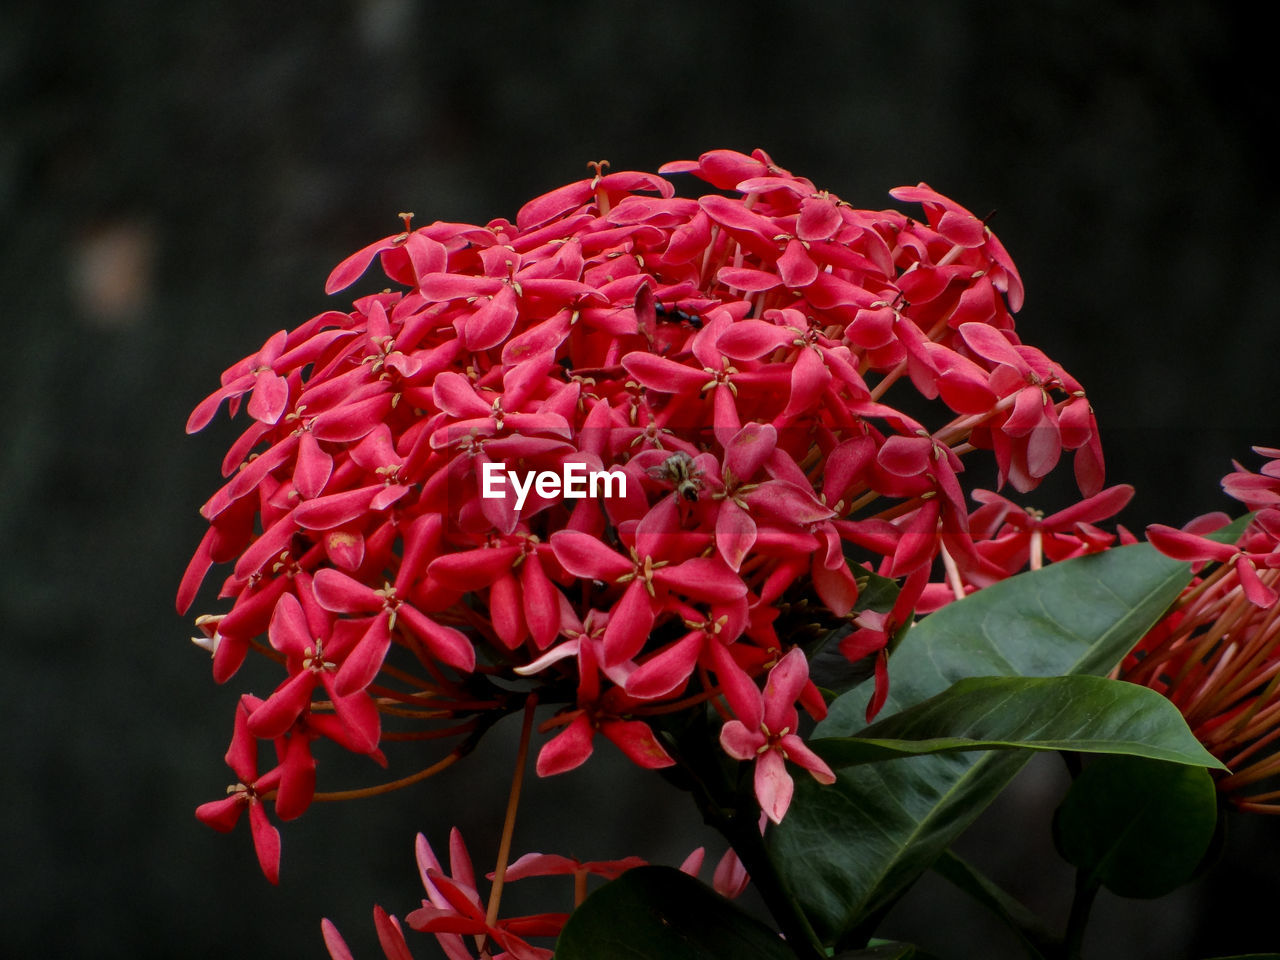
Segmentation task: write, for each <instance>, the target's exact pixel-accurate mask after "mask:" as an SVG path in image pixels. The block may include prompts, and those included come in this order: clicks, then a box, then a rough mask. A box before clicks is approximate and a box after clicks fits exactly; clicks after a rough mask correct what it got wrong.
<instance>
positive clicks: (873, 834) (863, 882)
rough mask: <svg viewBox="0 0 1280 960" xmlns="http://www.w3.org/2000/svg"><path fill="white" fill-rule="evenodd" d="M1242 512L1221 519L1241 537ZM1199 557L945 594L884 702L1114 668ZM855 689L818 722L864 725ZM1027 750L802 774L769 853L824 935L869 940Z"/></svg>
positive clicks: (917, 632) (902, 650) (1152, 558)
mask: <svg viewBox="0 0 1280 960" xmlns="http://www.w3.org/2000/svg"><path fill="white" fill-rule="evenodd" d="M1243 522H1244V521H1243V520H1241V521H1237V522H1236V523H1235V524H1233V525H1232V526H1231V527H1229V528H1227V529H1226V530H1224V531H1222V532H1221V533H1220V536H1221V537H1223V538H1224V539H1229V538H1234V537H1237V536H1238V535H1239V533H1240V531H1241V529H1242V528H1243ZM1190 576H1191V574H1190V568H1189V566H1188V565H1187V564H1184V563H1178V562H1176V561H1174V560H1171V559H1169V558H1168V557H1165V556H1163V555H1161V554H1159V553H1158V552H1156V550H1155V549H1154V548H1152V547H1150V546H1149V545H1146V544H1140V545H1135V546H1131V547H1124V548H1121V549H1117V550H1111V551H1108V552H1106V553H1103V554H1097V555H1092V556H1088V557H1082V558H1080V559H1077V560H1072V561H1067V562H1064V563H1059V564H1054V565H1052V566H1050V567H1048V568H1046V569H1043V570H1038V571H1034V572H1031V573H1026V574H1022V575H1020V576H1017V577H1013V578H1011V579H1009V580H1006V581H1003V582H1001V583H997V584H995V585H993V586H991V587H988V588H987V589H985V590H982V591H981V592H979V593H977V594H974V595H973V596H971V597H968V598H967V599H965V600H964V601H963V602H960V603H955V604H952V605H950V606H948V607H944V608H943V609H942V610H940V611H938V612H937V613H934V614H932V615H930V616H928V617H926V618H924V619H923V620H922V621H921V622H920V623H919V624H917V625H916V626H915V627H913V628H912V629H911V630H909V631H908V632H907V635H906V636H905V637H904V639H903V640H902V643H901V645H900V647H899V648H898V650H897V651H896V652H895V653H894V655H893V656H892V657H891V658H890V665H889V671H890V691H889V702H888V704H887V709H889V710H891V711H892V710H904V709H906V708H908V707H912V706H915V705H917V704H920V703H923V702H924V701H926V700H928V699H929V698H930V697H934V696H936V695H938V694H940V693H942V692H943V691H945V690H946V689H947V688H948V687H950V686H951V685H952V684H954V683H956V682H957V681H959V680H963V679H966V678H970V677H983V676H1005V677H1054V676H1062V675H1074V674H1104V673H1106V672H1108V671H1109V670H1110V669H1111V668H1112V667H1113V666H1115V664H1116V663H1118V662H1119V660H1120V659H1121V658H1122V657H1123V656H1124V655H1125V653H1126V652H1127V651H1128V650H1129V649H1130V648H1131V647H1132V646H1133V644H1134V643H1136V642H1137V641H1138V639H1140V638H1141V637H1142V635H1143V634H1144V633H1145V632H1146V631H1147V630H1148V629H1150V627H1151V626H1152V625H1153V624H1154V623H1155V622H1156V621H1157V620H1158V619H1159V618H1160V616H1161V615H1162V614H1163V613H1164V611H1165V610H1166V609H1167V608H1168V606H1169V605H1170V604H1171V603H1172V602H1173V600H1174V599H1176V597H1177V596H1178V594H1179V593H1180V592H1181V590H1182V589H1183V587H1185V586H1186V584H1187V583H1188V582H1189V581H1190ZM867 698H868V695H867V693H866V692H864V690H863V689H862V688H859V689H857V690H853V691H851V692H849V693H847V694H845V695H843V696H841V697H840V698H839V699H837V700H836V701H835V702H834V703H833V704H832V707H831V711H830V715H829V716H828V718H827V720H826V721H824V722H823V723H822V724H820V725H819V727H818V729H817V730H816V731H815V733H816V735H817V736H819V737H850V736H853V735H855V734H858V733H859V732H861V731H862V730H863V729H864V727H865V721H864V719H863V713H864V711H865V704H866V702H867ZM1027 756H1028V754H1027V753H1026V752H1025V751H1007V750H1006V751H992V752H987V753H983V754H981V755H975V754H971V753H938V754H933V755H930V756H922V757H909V758H902V759H896V760H888V761H885V762H883V763H874V764H864V765H860V766H855V767H850V768H847V769H845V770H842V771H840V772H839V774H838V780H837V782H836V784H834V785H832V786H825V787H824V786H821V785H818V784H816V783H811V782H806V781H807V778H804V779H803V780H801V781H799V782H798V783H797V790H796V797H795V801H794V802H793V804H792V807H791V810H790V811H789V813H788V815H787V818H786V820H785V821H784V822H783V823H782V825H781V826H780V827H779V828H778V829H777V830H774V831H771V833H770V837H769V842H770V851H771V855H772V859H773V861H774V862H775V863H776V864H777V868H778V870H779V872H780V873H781V874H782V877H783V881H784V883H786V885H787V886H788V887H790V889H791V890H793V891H794V892H795V893H796V895H797V896H798V897H799V899H800V901H801V903H802V905H803V907H804V909H805V912H806V914H807V915H808V916H809V918H810V920H811V921H812V923H813V925H814V928H815V929H816V930H817V932H818V934H819V936H821V937H822V939H823V941H824V942H827V943H836V944H844V945H849V946H857V945H859V941H861V942H865V939H864V938H865V933H866V928H867V926H868V925H869V924H870V923H871V922H873V921H874V920H875V919H876V918H877V917H878V916H879V915H881V914H882V913H883V912H884V911H885V910H887V909H888V907H889V906H891V905H892V904H893V902H894V901H895V900H896V899H897V898H898V897H899V896H901V894H902V893H903V892H904V891H905V890H906V889H907V888H908V887H909V886H910V885H911V884H912V883H913V882H914V881H915V879H916V878H917V877H918V876H919V875H920V874H921V873H922V872H923V871H924V870H926V869H928V868H929V866H930V864H932V863H933V862H934V861H935V860H936V859H937V858H938V857H939V856H940V855H941V854H942V852H943V851H944V850H946V848H947V847H948V846H950V844H951V843H952V842H953V841H954V840H955V839H956V838H957V837H958V836H959V835H960V834H961V833H962V832H963V831H964V829H965V828H966V827H968V825H969V824H970V823H972V822H973V820H974V819H975V818H976V817H977V816H978V814H979V813H980V812H981V811H982V810H983V809H984V808H985V807H986V806H987V805H988V804H989V803H990V802H991V801H992V800H993V799H994V798H995V797H996V796H997V795H998V794H999V792H1000V791H1001V790H1002V789H1003V788H1004V787H1005V785H1006V784H1007V783H1008V782H1009V781H1010V780H1011V779H1012V778H1013V776H1014V775H1015V774H1016V773H1017V772H1018V770H1019V769H1020V768H1021V767H1022V765H1023V763H1024V762H1025V761H1026V759H1027Z"/></svg>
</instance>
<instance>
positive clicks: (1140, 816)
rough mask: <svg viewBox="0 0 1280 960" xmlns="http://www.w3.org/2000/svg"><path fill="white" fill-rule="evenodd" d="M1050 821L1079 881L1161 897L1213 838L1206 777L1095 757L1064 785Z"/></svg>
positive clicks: (1184, 877) (1173, 767)
mask: <svg viewBox="0 0 1280 960" xmlns="http://www.w3.org/2000/svg"><path fill="white" fill-rule="evenodd" d="M1053 827H1054V830H1053V837H1054V842H1055V843H1056V845H1057V847H1058V852H1059V853H1061V854H1062V856H1063V858H1064V859H1065V860H1066V861H1067V862H1068V863H1071V864H1072V865H1074V866H1075V867H1077V868H1078V869H1079V870H1080V872H1081V879H1082V882H1083V883H1084V884H1085V885H1087V886H1096V885H1101V886H1104V887H1106V888H1107V889H1108V890H1110V891H1111V892H1112V893H1116V894H1119V895H1120V896H1122V897H1162V896H1164V895H1165V894H1166V893H1170V892H1172V891H1173V890H1176V889H1177V888H1178V887H1180V886H1181V885H1182V884H1184V883H1186V882H1187V881H1188V880H1190V879H1191V877H1192V876H1193V875H1194V874H1195V872H1196V868H1197V867H1198V866H1199V864H1200V861H1201V860H1203V859H1204V855H1205V852H1206V851H1207V850H1208V848H1209V842H1210V841H1211V840H1212V839H1213V834H1214V830H1215V829H1216V827H1217V798H1216V794H1215V792H1214V788H1213V779H1212V778H1211V777H1210V776H1209V773H1208V771H1206V770H1203V769H1200V768H1197V767H1188V766H1181V765H1178V764H1172V763H1162V762H1160V761H1157V760H1146V759H1142V758H1138V757H1123V756H1116V757H1099V758H1098V759H1097V760H1095V761H1094V762H1093V763H1091V764H1089V765H1088V766H1087V767H1086V768H1085V769H1084V772H1083V773H1081V774H1080V776H1079V777H1077V778H1076V780H1075V782H1074V783H1073V784H1072V785H1071V789H1070V790H1068V791H1067V796H1066V799H1064V800H1063V802H1062V806H1060V807H1059V808H1058V811H1057V813H1056V814H1055V816H1054V821H1053Z"/></svg>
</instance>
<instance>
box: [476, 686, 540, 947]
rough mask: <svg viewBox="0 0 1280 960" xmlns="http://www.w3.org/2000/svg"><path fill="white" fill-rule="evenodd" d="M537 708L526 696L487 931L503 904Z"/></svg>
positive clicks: (532, 696) (533, 697)
mask: <svg viewBox="0 0 1280 960" xmlns="http://www.w3.org/2000/svg"><path fill="white" fill-rule="evenodd" d="M537 705H538V696H537V694H534V693H531V694H529V698H528V699H527V700H526V701H525V704H524V722H523V723H522V724H521V726H520V749H519V751H518V752H517V753H516V769H515V772H514V773H513V774H512V775H511V795H510V796H509V797H508V798H507V816H506V819H505V820H504V821H503V822H502V842H501V843H499V844H498V862H497V864H496V865H495V866H494V868H493V886H492V887H490V888H489V907H488V910H487V911H486V912H485V923H486V924H488V925H489V926H490V927H492V926H493V925H494V924H496V923H497V922H498V904H499V903H500V902H501V901H502V884H503V881H504V880H505V877H506V872H507V860H508V858H509V857H510V856H511V835H512V834H513V833H514V832H515V828H516V810H517V808H518V807H519V806H520V787H521V785H522V784H523V783H524V766H525V760H526V759H527V758H528V756H529V738H530V735H531V734H532V733H533V711H534V708H535V707H537Z"/></svg>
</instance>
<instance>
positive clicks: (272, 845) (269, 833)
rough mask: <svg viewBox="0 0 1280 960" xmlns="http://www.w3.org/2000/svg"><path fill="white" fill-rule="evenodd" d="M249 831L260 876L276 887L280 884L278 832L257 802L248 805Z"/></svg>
mask: <svg viewBox="0 0 1280 960" xmlns="http://www.w3.org/2000/svg"><path fill="white" fill-rule="evenodd" d="M249 829H250V831H251V832H252V833H253V849H254V850H255V851H256V852H257V854H258V864H259V866H261V867H262V874H263V876H265V877H266V878H267V879H268V880H269V881H271V882H272V883H273V884H276V885H277V886H278V885H279V883H280V831H278V830H277V829H276V828H275V827H273V826H272V825H271V823H270V822H269V821H268V820H267V811H266V810H264V809H263V808H262V804H261V803H260V802H258V801H256V800H255V801H251V802H250V803H249Z"/></svg>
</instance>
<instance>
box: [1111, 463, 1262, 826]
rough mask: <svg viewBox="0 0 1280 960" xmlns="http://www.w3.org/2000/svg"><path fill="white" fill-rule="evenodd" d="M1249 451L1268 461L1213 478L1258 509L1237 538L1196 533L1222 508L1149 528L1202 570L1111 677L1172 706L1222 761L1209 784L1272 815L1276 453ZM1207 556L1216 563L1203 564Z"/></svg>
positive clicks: (1221, 518) (1215, 522)
mask: <svg viewBox="0 0 1280 960" xmlns="http://www.w3.org/2000/svg"><path fill="white" fill-rule="evenodd" d="M1254 449H1255V450H1256V451H1257V452H1258V453H1260V454H1262V455H1263V456H1265V457H1267V458H1268V461H1269V462H1268V463H1267V464H1266V465H1264V466H1263V468H1262V470H1261V471H1260V472H1259V473H1252V472H1250V471H1248V470H1245V469H1244V468H1243V467H1241V466H1240V465H1239V464H1236V469H1235V471H1234V472H1233V473H1230V474H1228V475H1227V476H1226V477H1225V478H1224V479H1223V481H1222V486H1223V489H1225V490H1226V491H1227V493H1229V494H1230V495H1231V496H1233V497H1235V498H1236V499H1237V500H1240V501H1241V502H1243V503H1244V504H1245V505H1246V506H1247V507H1249V509H1250V510H1256V511H1257V513H1256V514H1255V515H1254V517H1253V519H1252V520H1251V521H1250V523H1249V526H1248V528H1247V529H1246V530H1245V532H1244V535H1243V536H1242V537H1241V538H1240V540H1239V541H1238V543H1237V544H1235V545H1232V544H1223V543H1218V542H1217V541H1214V540H1210V539H1208V538H1206V537H1205V536H1204V534H1206V533H1209V532H1212V531H1213V530H1215V529H1217V528H1218V527H1220V526H1222V525H1223V524H1224V523H1226V521H1227V517H1226V516H1225V515H1223V514H1210V515H1208V516H1205V517H1200V518H1198V519H1197V520H1195V521H1193V522H1192V523H1190V524H1188V525H1187V527H1186V528H1184V529H1182V530H1178V529H1174V528H1172V527H1165V526H1159V525H1156V526H1152V527H1150V528H1148V530H1147V536H1148V538H1149V539H1150V541H1151V543H1152V544H1153V545H1154V546H1155V547H1156V548H1157V549H1158V550H1160V551H1161V552H1163V553H1165V554H1167V555H1169V556H1171V557H1173V558H1174V559H1176V560H1183V561H1191V562H1194V563H1196V564H1198V565H1199V566H1200V567H1201V572H1200V575H1199V576H1197V577H1196V579H1195V580H1194V581H1193V582H1192V584H1191V585H1190V586H1189V587H1188V588H1187V589H1186V590H1185V591H1184V592H1183V595H1182V597H1181V598H1179V600H1178V602H1177V603H1176V604H1175V605H1174V607H1173V609H1172V610H1171V611H1170V613H1169V614H1168V615H1167V616H1166V617H1165V618H1164V619H1163V620H1161V622H1160V623H1159V624H1157V625H1156V627H1155V628H1154V629H1153V630H1152V631H1151V632H1150V633H1149V634H1148V635H1147V636H1146V637H1144V638H1143V640H1142V642H1141V643H1140V644H1139V645H1138V647H1137V648H1136V649H1135V651H1134V652H1133V653H1132V654H1131V655H1130V656H1129V657H1128V658H1127V659H1126V660H1125V662H1124V664H1123V665H1122V668H1121V671H1120V676H1121V678H1123V679H1125V680H1130V681H1133V682H1134V683H1141V684H1145V685H1147V686H1149V687H1152V688H1154V689H1156V690H1159V691H1160V692H1161V693H1163V694H1164V695H1165V696H1167V697H1168V698H1169V699H1170V700H1172V701H1173V703H1174V704H1176V705H1177V707H1178V709H1179V710H1181V711H1182V713H1183V715H1184V716H1185V717H1186V718H1187V722H1188V723H1189V724H1190V726H1191V729H1192V731H1193V732H1194V733H1195V735H1196V737H1197V738H1198V739H1199V740H1200V742H1201V743H1203V744H1204V745H1205V747H1206V748H1207V749H1208V750H1209V751H1210V752H1211V753H1212V754H1213V755H1214V756H1216V757H1217V758H1218V759H1220V760H1221V761H1222V762H1223V763H1225V764H1226V765H1227V766H1228V767H1229V768H1230V770H1231V773H1230V774H1229V775H1227V776H1224V777H1222V778H1221V779H1219V781H1218V789H1219V790H1220V791H1222V792H1223V793H1224V794H1225V795H1227V796H1228V797H1230V798H1231V799H1232V801H1233V802H1234V803H1235V804H1236V805H1237V806H1238V807H1240V808H1241V809H1243V810H1253V811H1255V812H1261V813H1280V603H1277V598H1278V593H1277V590H1278V589H1280V450H1275V449H1270V448H1266V447H1255V448H1254ZM1209 562H1213V563H1216V566H1214V567H1212V568H1206V567H1205V565H1206V564H1207V563H1209ZM1267 782H1270V786H1266V785H1265V784H1266V783H1267Z"/></svg>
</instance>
